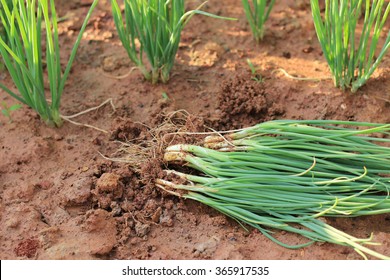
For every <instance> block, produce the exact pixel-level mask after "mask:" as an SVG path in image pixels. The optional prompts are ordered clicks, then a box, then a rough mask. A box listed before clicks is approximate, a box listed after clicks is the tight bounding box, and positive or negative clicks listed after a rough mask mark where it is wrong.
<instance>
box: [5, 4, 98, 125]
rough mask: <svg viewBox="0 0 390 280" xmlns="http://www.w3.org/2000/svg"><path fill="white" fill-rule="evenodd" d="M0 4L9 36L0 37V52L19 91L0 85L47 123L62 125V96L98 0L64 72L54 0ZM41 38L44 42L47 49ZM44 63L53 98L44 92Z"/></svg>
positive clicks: (85, 21)
mask: <svg viewBox="0 0 390 280" xmlns="http://www.w3.org/2000/svg"><path fill="white" fill-rule="evenodd" d="M0 3H1V5H2V9H1V10H0V19H1V22H2V25H3V28H4V30H5V34H6V37H7V40H4V39H3V38H0V55H1V57H2V59H3V61H4V64H5V66H6V68H7V70H8V72H9V74H10V76H11V78H12V80H13V82H14V84H15V86H16V88H17V90H18V92H19V94H18V93H15V92H14V91H12V90H11V89H9V88H7V87H6V86H5V85H3V84H1V83H0V88H2V89H3V90H5V91H6V92H7V93H9V94H10V95H11V96H12V97H14V98H15V99H17V100H18V101H20V102H21V103H23V104H26V105H27V106H29V107H31V108H32V109H34V110H35V111H36V112H37V113H38V114H39V116H40V117H41V118H42V120H44V121H45V122H46V123H47V124H48V125H51V126H60V125H61V123H62V120H61V117H60V112H59V107H60V100H61V95H62V92H63V90H64V87H65V82H66V80H67V78H68V75H69V72H70V69H71V66H72V63H73V60H74V58H75V56H76V52H77V49H78V46H79V44H80V42H81V38H82V34H83V32H84V30H85V28H86V26H87V22H88V20H89V18H90V16H91V14H92V11H93V9H94V8H95V7H96V5H97V3H98V0H94V2H93V3H92V5H91V8H90V10H89V12H88V14H87V16H86V18H85V20H84V23H83V25H82V27H81V30H80V33H79V35H78V37H77V40H76V42H75V44H74V46H73V49H72V52H71V54H70V57H69V60H68V63H67V65H66V68H65V71H64V72H62V70H61V61H60V45H59V37H58V26H57V21H58V19H57V13H56V9H55V3H54V0H39V1H37V0H27V1H26V0H13V2H12V5H11V4H9V1H8V0H0ZM41 41H45V43H46V46H45V48H43V47H42V43H41ZM45 49H46V53H45V52H44V50H45ZM45 65H46V67H47V77H48V83H49V87H50V101H48V100H47V96H46V94H45V79H46V78H45V77H46V75H44V68H45Z"/></svg>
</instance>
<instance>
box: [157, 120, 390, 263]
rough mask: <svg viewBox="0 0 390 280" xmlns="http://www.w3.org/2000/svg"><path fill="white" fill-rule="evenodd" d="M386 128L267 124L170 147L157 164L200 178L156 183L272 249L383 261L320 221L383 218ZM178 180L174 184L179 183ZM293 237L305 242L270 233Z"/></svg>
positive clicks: (389, 156) (368, 241) (387, 190)
mask: <svg viewBox="0 0 390 280" xmlns="http://www.w3.org/2000/svg"><path fill="white" fill-rule="evenodd" d="M389 133H390V125H388V124H376V123H364V122H349V121H327V120H312V121H310V120H304V121H290V120H278V121H270V122H265V123H261V124H258V125H255V126H253V127H249V128H244V129H241V130H238V131H235V132H231V133H221V134H220V135H217V136H208V137H206V138H205V139H204V142H203V143H202V144H201V145H187V144H177V145H173V146H170V147H168V148H167V149H166V151H165V155H164V159H165V161H166V162H168V163H179V164H183V165H186V166H189V167H191V168H193V169H196V170H198V171H199V172H200V175H191V174H185V173H180V172H178V171H174V170H167V171H166V173H167V174H171V176H168V177H167V178H172V176H176V177H180V178H182V179H185V181H186V182H187V183H180V184H179V183H175V181H176V182H177V180H172V181H170V180H168V179H166V178H159V179H157V180H156V185H157V186H158V187H160V188H162V189H164V190H166V191H168V192H170V193H172V194H174V195H177V196H180V197H184V198H188V199H193V200H196V201H199V202H201V203H204V204H206V205H209V206H210V207H213V208H215V209H217V210H218V211H220V212H222V213H223V214H225V215H227V216H229V217H231V218H233V219H235V220H237V221H238V222H239V223H241V224H248V225H250V226H252V227H254V228H257V229H258V230H260V231H261V232H262V233H263V234H264V235H265V236H267V237H269V238H270V239H271V240H273V241H275V242H276V243H277V244H279V245H282V246H284V247H287V248H301V247H304V246H308V245H310V244H312V243H314V242H316V241H320V242H330V243H335V244H339V245H343V246H349V247H352V248H353V249H355V251H356V252H358V253H359V254H360V255H362V256H363V257H364V258H366V255H371V256H373V257H376V258H379V259H389V257H388V256H384V255H382V254H380V253H378V252H376V251H374V250H372V249H370V248H368V247H367V246H365V245H378V244H377V243H375V242H373V241H372V236H371V237H369V238H355V237H353V236H351V235H348V234H347V233H344V232H342V231H340V230H337V229H336V228H334V227H332V226H330V225H328V224H327V223H326V222H324V221H323V219H319V218H320V217H357V216H366V215H374V214H383V213H389V212H390V197H389V194H390V183H389V177H390V170H389V168H388V167H389V166H390V148H389V147H387V146H388V144H389V142H390V139H387V138H386V137H388V136H389ZM181 181H182V180H181ZM272 228H274V229H279V230H284V231H289V232H293V233H297V234H301V235H303V236H304V237H306V238H308V240H309V241H308V242H307V243H305V244H299V245H291V244H285V243H282V242H281V241H279V240H277V239H276V238H275V237H273V234H272V231H271V229H272Z"/></svg>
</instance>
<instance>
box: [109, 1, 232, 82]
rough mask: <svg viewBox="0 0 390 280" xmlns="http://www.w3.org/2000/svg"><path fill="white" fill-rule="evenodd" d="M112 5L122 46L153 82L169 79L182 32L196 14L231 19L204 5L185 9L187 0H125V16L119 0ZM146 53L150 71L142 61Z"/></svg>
mask: <svg viewBox="0 0 390 280" xmlns="http://www.w3.org/2000/svg"><path fill="white" fill-rule="evenodd" d="M111 4H112V12H113V16H114V21H115V25H116V28H117V32H118V35H119V38H120V40H121V41H122V45H123V47H124V48H125V49H126V51H127V54H128V56H129V58H130V59H131V61H133V63H135V64H136V66H137V68H138V69H139V70H140V71H141V73H142V74H143V75H144V77H145V79H146V80H150V81H152V83H153V84H154V83H157V82H158V81H160V80H161V81H162V82H163V83H165V82H167V81H168V80H169V75H170V71H171V69H172V67H173V64H174V62H175V57H176V53H177V50H178V48H179V43H180V36H181V32H182V30H183V28H184V26H185V25H186V24H187V23H188V21H189V20H190V19H191V17H192V16H193V15H195V14H202V15H207V16H210V17H213V18H220V19H230V20H232V19H231V18H224V17H219V16H216V15H212V14H210V13H206V12H203V11H200V10H199V8H201V7H199V8H198V9H196V10H191V11H188V12H186V11H185V5H184V4H185V1H184V0H175V1H171V0H124V7H125V9H124V15H123V16H122V12H121V9H120V8H119V5H118V3H117V1H116V0H112V1H111ZM201 6H203V5H201ZM144 53H145V54H146V57H147V59H148V61H149V64H150V70H148V67H147V66H146V65H145V63H144V61H143V54H144Z"/></svg>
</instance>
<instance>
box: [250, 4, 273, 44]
mask: <svg viewBox="0 0 390 280" xmlns="http://www.w3.org/2000/svg"><path fill="white" fill-rule="evenodd" d="M250 2H252V4H250ZM274 4H275V0H252V1H249V0H242V5H243V6H244V11H245V15H246V18H247V20H248V22H249V26H250V28H251V30H252V34H253V37H254V38H255V40H256V42H260V41H261V40H262V39H263V36H264V30H265V22H266V21H267V19H268V17H269V14H270V13H271V10H272V8H273V6H274Z"/></svg>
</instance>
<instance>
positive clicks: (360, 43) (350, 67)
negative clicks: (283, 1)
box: [310, 0, 390, 92]
mask: <svg viewBox="0 0 390 280" xmlns="http://www.w3.org/2000/svg"><path fill="white" fill-rule="evenodd" d="M386 2H388V1H384V0H375V1H370V0H366V1H363V0H335V1H330V0H326V1H325V13H324V15H323V16H321V11H320V7H319V1H318V0H311V1H310V3H311V8H312V14H313V20H314V26H315V29H316V32H317V37H318V40H319V42H320V45H321V48H322V51H323V53H324V57H325V59H326V61H327V63H328V65H329V68H330V71H331V73H332V75H333V79H334V83H335V86H336V87H340V88H341V89H343V90H344V89H346V88H351V91H352V92H356V91H357V90H358V89H359V88H360V87H361V86H363V85H364V84H365V83H366V82H367V80H368V79H369V78H370V77H371V76H372V74H373V73H374V71H375V70H376V69H377V68H378V66H379V64H380V62H381V61H382V59H383V57H384V56H385V54H386V52H387V51H388V49H389V47H390V32H389V33H388V34H387V36H386V38H385V41H384V44H383V46H382V48H381V49H380V50H379V52H377V49H378V46H379V39H380V37H381V33H382V31H383V30H384V25H385V22H386V20H387V17H388V15H389V12H390V3H387V4H386ZM361 15H363V16H364V18H363V25H362V29H361V34H360V35H358V34H357V33H358V31H357V30H358V22H359V19H360V17H361Z"/></svg>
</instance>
